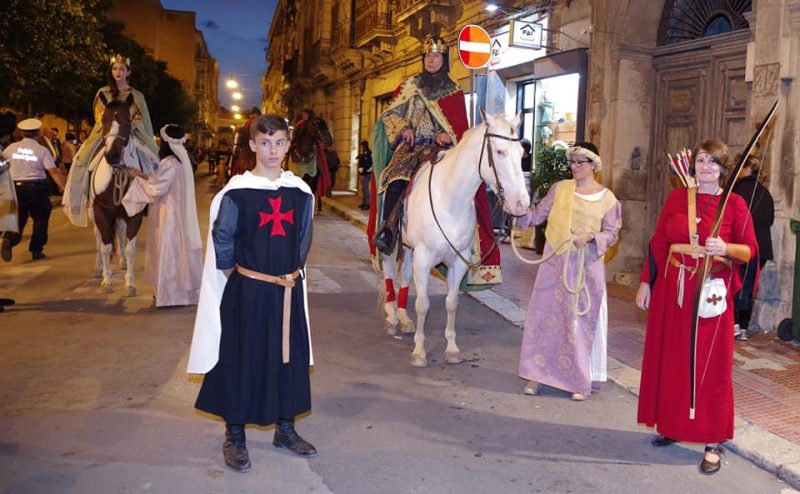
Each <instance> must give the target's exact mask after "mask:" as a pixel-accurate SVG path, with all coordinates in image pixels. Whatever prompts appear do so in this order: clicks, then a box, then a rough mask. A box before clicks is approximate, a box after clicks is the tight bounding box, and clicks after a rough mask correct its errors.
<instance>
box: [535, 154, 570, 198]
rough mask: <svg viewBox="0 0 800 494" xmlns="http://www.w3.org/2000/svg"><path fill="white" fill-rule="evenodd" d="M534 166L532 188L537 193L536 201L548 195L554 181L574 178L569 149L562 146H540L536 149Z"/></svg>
mask: <svg viewBox="0 0 800 494" xmlns="http://www.w3.org/2000/svg"><path fill="white" fill-rule="evenodd" d="M533 167H534V169H533V173H532V174H531V190H533V191H534V193H535V196H536V202H538V201H540V200H542V198H544V196H546V195H547V191H549V190H550V187H551V186H552V185H553V184H554V183H556V182H558V181H559V180H565V179H568V178H572V170H571V169H570V167H569V163H568V160H567V151H566V150H565V149H562V148H557V147H552V146H551V147H547V146H540V147H539V148H538V149H537V150H536V156H535V160H534V162H533Z"/></svg>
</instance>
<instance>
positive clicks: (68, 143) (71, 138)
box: [61, 132, 78, 173]
mask: <svg viewBox="0 0 800 494" xmlns="http://www.w3.org/2000/svg"><path fill="white" fill-rule="evenodd" d="M64 138H65V141H64V145H63V146H61V160H62V163H63V164H64V169H65V170H66V172H67V173H69V169H70V168H71V167H72V160H73V159H74V158H75V152H76V151H77V150H78V147H77V142H78V140H77V139H76V138H75V134H73V133H72V132H67V135H66V136H64Z"/></svg>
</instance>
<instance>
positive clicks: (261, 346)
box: [188, 114, 317, 471]
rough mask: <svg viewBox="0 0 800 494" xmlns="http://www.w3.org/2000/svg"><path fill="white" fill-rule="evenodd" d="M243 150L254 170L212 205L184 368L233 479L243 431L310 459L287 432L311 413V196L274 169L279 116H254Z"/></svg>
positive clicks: (280, 143) (242, 462) (280, 138)
mask: <svg viewBox="0 0 800 494" xmlns="http://www.w3.org/2000/svg"><path fill="white" fill-rule="evenodd" d="M250 149H251V150H252V151H253V152H255V153H256V166H255V168H253V170H252V172H249V171H248V172H245V173H243V174H242V175H234V176H233V177H232V178H231V181H230V182H229V183H228V185H227V186H226V187H225V188H224V189H223V190H221V191H220V192H219V193H218V194H217V195H216V196H215V197H214V199H213V201H212V202H211V214H210V221H209V223H210V227H209V235H208V239H209V240H208V243H207V245H206V260H205V266H204V268H203V283H202V287H201V289H200V302H199V304H198V306H197V317H196V319H195V328H194V336H193V337H192V348H191V351H190V354H189V365H188V372H191V373H199V374H205V377H204V379H203V385H202V387H201V388H200V393H199V394H198V396H197V402H196V404H195V406H196V407H197V408H198V409H199V410H202V411H204V412H207V413H211V414H213V415H218V416H220V417H222V418H223V419H224V420H225V442H224V444H223V448H222V449H223V453H224V456H225V463H226V464H227V465H228V466H229V467H231V468H232V469H234V470H237V471H246V470H249V469H250V468H251V465H250V456H249V453H248V451H247V444H246V438H245V425H246V424H258V425H261V426H268V425H271V424H275V435H274V436H273V439H272V444H273V445H274V446H275V447H278V448H287V449H289V450H290V451H292V452H294V453H296V454H298V455H300V456H305V457H309V456H314V455H315V454H316V453H317V450H316V448H314V446H313V445H311V444H310V443H309V442H307V441H306V440H304V439H303V438H302V437H300V435H299V434H297V432H296V431H295V428H294V422H295V417H297V416H298V415H301V414H304V413H307V412H309V411H310V410H311V382H310V378H309V366H310V365H312V364H313V358H312V354H311V333H310V330H309V325H308V314H307V313H306V302H305V300H306V275H305V270H306V268H305V264H306V260H307V258H308V253H309V250H310V249H311V236H312V228H313V215H314V195H313V193H312V191H311V189H310V188H309V187H308V185H307V184H306V183H305V182H303V181H302V180H301V179H300V178H298V177H297V176H295V175H294V174H293V173H291V172H288V171H283V170H282V168H281V166H282V164H283V159H284V157H285V156H286V153H287V151H288V149H289V126H288V124H287V122H286V120H285V119H284V118H283V117H281V116H278V115H274V114H267V115H262V116H260V117H258V118H256V119H255V120H254V121H253V123H252V125H251V127H250Z"/></svg>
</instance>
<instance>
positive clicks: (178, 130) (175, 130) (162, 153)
mask: <svg viewBox="0 0 800 494" xmlns="http://www.w3.org/2000/svg"><path fill="white" fill-rule="evenodd" d="M164 133H165V134H167V135H168V136H169V137H172V138H173V139H181V138H182V137H183V136H185V135H186V131H185V130H183V127H181V126H180V125H175V124H170V125H167V128H166V129H164ZM167 156H175V153H174V152H172V148H170V147H169V143H168V142H167V141H165V140H163V139H162V140H161V146H160V147H159V148H158V159H160V160H163V159H164V158H166V157H167Z"/></svg>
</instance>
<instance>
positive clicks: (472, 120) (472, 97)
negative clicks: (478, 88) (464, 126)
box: [469, 69, 475, 127]
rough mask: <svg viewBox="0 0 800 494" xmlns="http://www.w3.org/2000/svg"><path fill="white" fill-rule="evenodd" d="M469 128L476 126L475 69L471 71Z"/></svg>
mask: <svg viewBox="0 0 800 494" xmlns="http://www.w3.org/2000/svg"><path fill="white" fill-rule="evenodd" d="M469 126H470V127H474V126H475V69H469Z"/></svg>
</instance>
